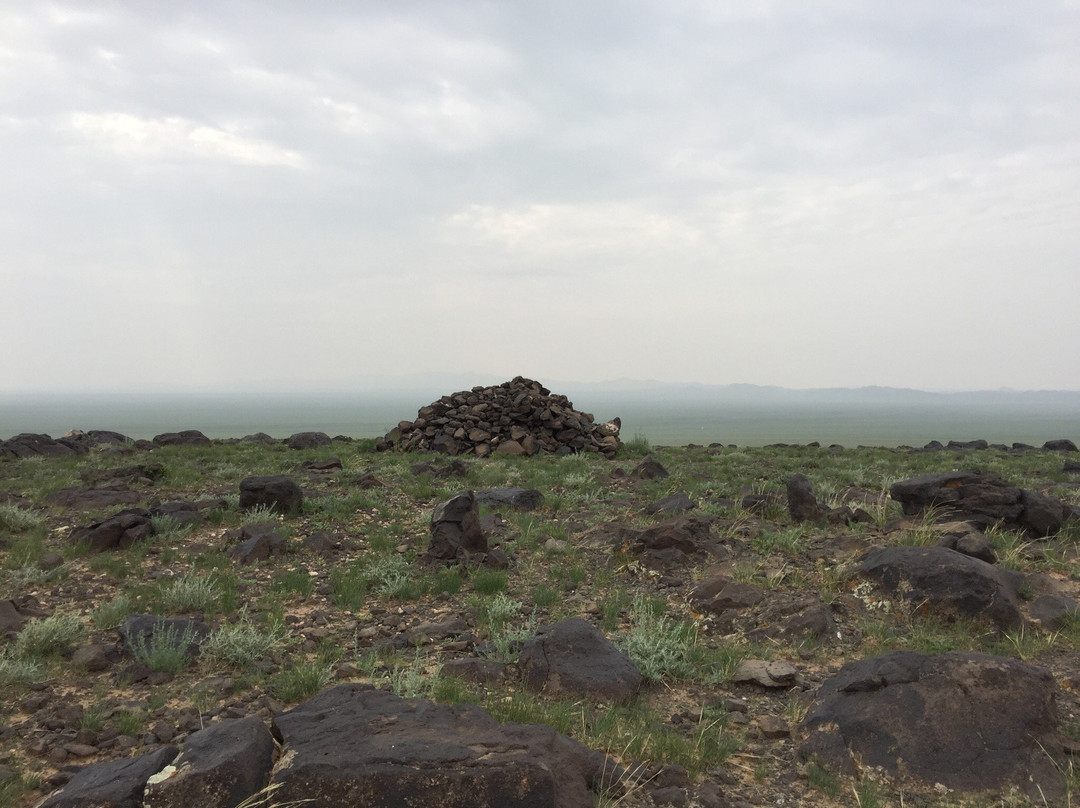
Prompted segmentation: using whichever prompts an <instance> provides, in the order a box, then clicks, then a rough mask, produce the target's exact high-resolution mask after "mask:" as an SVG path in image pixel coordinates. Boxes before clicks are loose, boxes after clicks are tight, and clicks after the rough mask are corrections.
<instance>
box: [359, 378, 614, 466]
mask: <svg viewBox="0 0 1080 808" xmlns="http://www.w3.org/2000/svg"><path fill="white" fill-rule="evenodd" d="M619 426H620V422H619V419H618V418H616V419H614V420H613V421H610V422H608V423H604V424H597V423H595V422H594V419H593V416H592V415H591V414H590V413H587V412H578V411H577V410H575V409H574V405H573V404H572V403H571V402H570V401H569V399H567V398H566V396H561V395H555V394H552V392H551V391H550V390H548V389H547V388H546V387H544V386H543V385H541V384H540V383H539V382H535V381H533V380H531V379H525V378H522V377H521V376H517V377H516V378H514V379H513V380H511V381H509V382H505V383H504V384H500V385H498V386H495V387H474V388H473V389H472V390H467V391H462V392H460V393H454V394H453V395H449V396H443V397H442V398H440V399H439V400H438V401H433V402H432V403H431V404H429V405H427V406H426V407H421V408H420V410H419V412H417V414H416V418H415V419H414V420H412V421H402V422H401V423H399V424H398V425H397V427H395V428H394V429H392V430H390V432H388V433H387V435H386V437H384V438H383V439H382V440H381V441H379V443H378V444H377V446H376V448H377V449H379V450H380V451H385V450H388V449H401V450H404V451H411V450H417V451H434V452H445V453H446V454H451V455H468V454H473V455H476V456H477V457H487V456H488V455H490V454H493V453H498V454H506V455H534V454H538V453H545V452H546V453H551V454H570V453H572V452H600V453H601V454H604V455H606V456H607V457H614V456H615V453H616V452H617V451H618V449H619Z"/></svg>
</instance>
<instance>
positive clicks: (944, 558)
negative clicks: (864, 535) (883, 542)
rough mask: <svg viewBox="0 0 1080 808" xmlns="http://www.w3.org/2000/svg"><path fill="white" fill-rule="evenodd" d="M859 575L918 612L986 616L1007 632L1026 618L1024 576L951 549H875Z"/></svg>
mask: <svg viewBox="0 0 1080 808" xmlns="http://www.w3.org/2000/svg"><path fill="white" fill-rule="evenodd" d="M855 572H856V574H857V575H859V576H861V577H863V578H866V579H869V580H872V581H876V582H877V583H878V584H880V585H881V587H882V589H884V590H885V591H886V592H887V593H888V594H889V595H890V596H892V597H896V598H900V599H902V600H904V601H907V602H908V603H910V604H912V605H914V607H915V608H916V609H917V610H918V611H925V612H937V613H941V614H943V615H944V616H946V617H952V616H960V617H970V618H980V617H984V618H986V619H988V620H990V621H992V622H993V623H994V624H995V625H997V626H998V627H999V628H1002V629H1005V628H1009V627H1012V626H1016V625H1019V623H1020V622H1021V620H1022V617H1021V614H1020V605H1019V589H1020V586H1021V584H1022V583H1023V580H1024V577H1023V576H1022V575H1021V574H1020V573H1017V572H1013V571H1011V570H1005V569H1001V568H1000V567H996V566H993V565H991V564H987V563H986V562H985V561H980V560H979V559H977V558H972V557H971V556H967V555H964V554H963V553H958V552H956V551H955V550H949V549H947V548H945V547H907V546H900V547H885V548H881V547H878V548H874V549H871V550H870V551H869V552H867V553H866V555H864V556H863V558H862V559H861V560H860V562H859V564H858V566H857V567H856V568H855Z"/></svg>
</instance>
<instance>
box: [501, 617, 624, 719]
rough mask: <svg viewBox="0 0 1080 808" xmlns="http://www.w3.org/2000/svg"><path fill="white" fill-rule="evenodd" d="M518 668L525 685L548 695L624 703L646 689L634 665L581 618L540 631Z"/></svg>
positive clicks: (524, 650) (528, 642)
mask: <svg viewBox="0 0 1080 808" xmlns="http://www.w3.org/2000/svg"><path fill="white" fill-rule="evenodd" d="M518 665H519V666H520V668H521V674H522V678H523V680H524V682H525V685H526V686H527V687H528V688H529V689H530V690H535V691H537V692H543V693H547V694H565V695H570V696H574V697H585V698H594V699H602V700H605V701H616V702H622V701H629V700H630V699H632V698H633V697H634V696H635V695H637V692H638V690H639V689H640V688H641V684H642V677H641V674H640V673H639V672H638V670H637V668H635V667H634V663H633V662H631V661H630V659H629V658H628V657H627V656H626V655H625V654H623V653H622V652H621V651H620V650H619V649H618V648H616V647H615V646H614V645H612V643H611V641H610V640H608V638H607V637H605V636H604V635H603V634H602V633H601V632H600V630H599V629H597V628H596V627H595V626H593V625H592V624H591V623H588V622H586V621H585V620H582V619H581V618H580V617H572V618H570V619H568V620H563V621H561V622H558V623H555V624H554V625H551V626H545V627H543V628H541V629H540V630H539V631H538V632H537V633H536V636H535V637H532V638H531V639H528V640H526V641H525V644H524V645H523V646H522V649H521V654H520V656H519V659H518Z"/></svg>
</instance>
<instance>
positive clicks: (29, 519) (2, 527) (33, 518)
mask: <svg viewBox="0 0 1080 808" xmlns="http://www.w3.org/2000/svg"><path fill="white" fill-rule="evenodd" d="M44 527H45V515H44V514H42V513H39V512H38V511H32V510H30V509H28V508H20V507H19V506H18V505H15V504H14V503H11V502H0V532H8V533H26V532H28V531H31V530H41V529H43V528H44Z"/></svg>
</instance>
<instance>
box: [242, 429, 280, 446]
mask: <svg viewBox="0 0 1080 808" xmlns="http://www.w3.org/2000/svg"><path fill="white" fill-rule="evenodd" d="M240 440H241V441H243V442H244V443H263V444H267V445H269V444H274V443H277V441H276V440H274V439H273V438H272V437H270V436H269V435H267V434H266V433H265V432H255V433H253V434H251V435H244V437H242V438H240Z"/></svg>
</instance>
